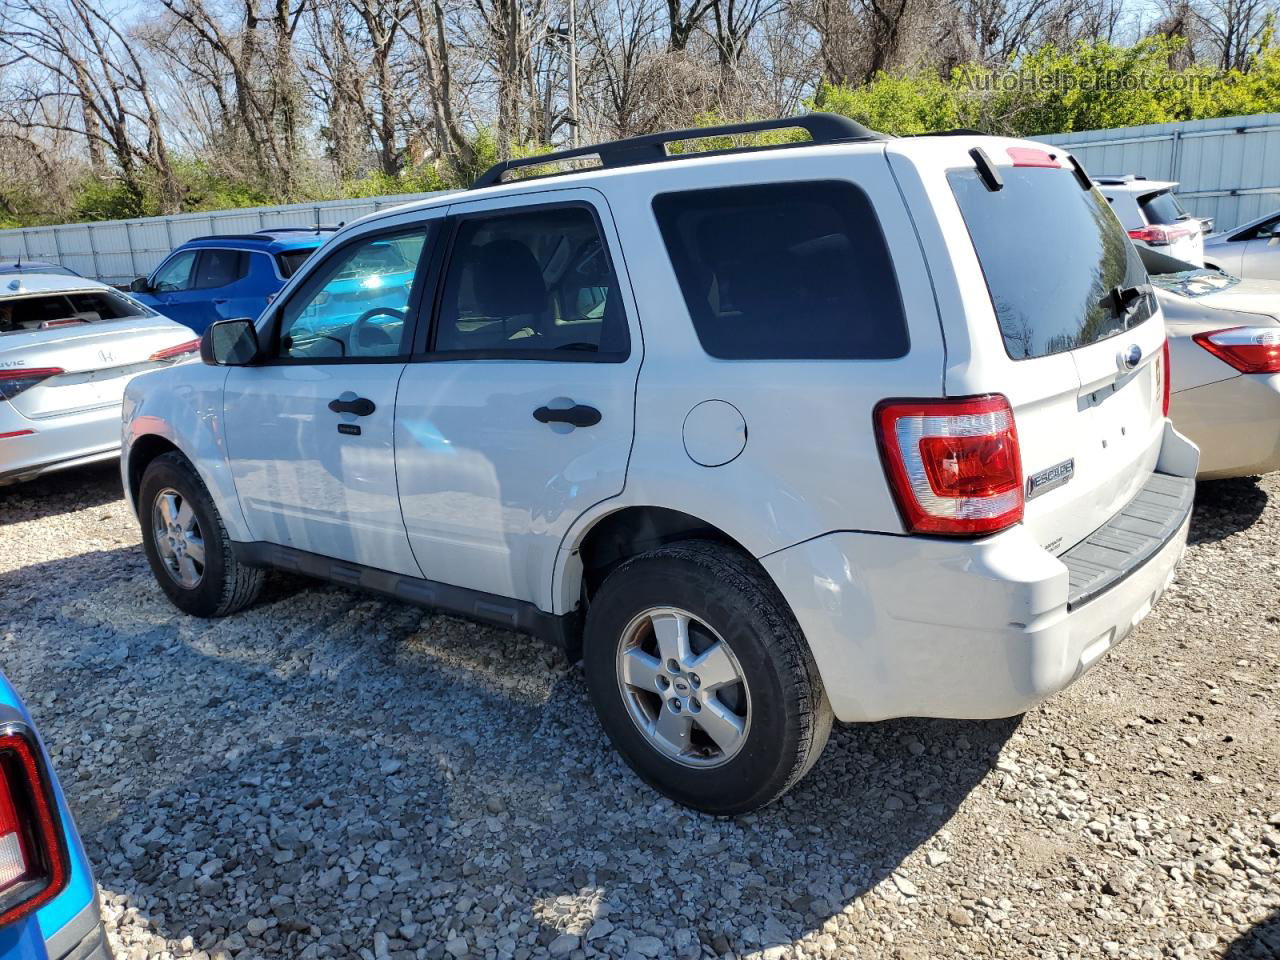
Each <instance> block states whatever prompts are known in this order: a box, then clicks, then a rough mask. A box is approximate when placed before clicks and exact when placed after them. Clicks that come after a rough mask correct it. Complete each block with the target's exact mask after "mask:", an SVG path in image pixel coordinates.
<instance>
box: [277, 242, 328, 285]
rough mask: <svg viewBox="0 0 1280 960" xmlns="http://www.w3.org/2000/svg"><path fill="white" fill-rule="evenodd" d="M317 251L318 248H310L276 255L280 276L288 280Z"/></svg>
mask: <svg viewBox="0 0 1280 960" xmlns="http://www.w3.org/2000/svg"><path fill="white" fill-rule="evenodd" d="M319 249H320V248H319V247H310V248H308V249H305V250H286V251H285V252H284V253H281V254H277V255H276V263H277V264H279V265H280V276H282V277H284V278H285V279H286V280H288V279H289V278H290V277H292V276H293V275H294V274H295V273H297V272H298V268H299V267H300V266H302V265H303V264H304V263H306V262H307V260H309V259H310V258H311V255H312V254H313V253H315V252H316V251H317V250H319Z"/></svg>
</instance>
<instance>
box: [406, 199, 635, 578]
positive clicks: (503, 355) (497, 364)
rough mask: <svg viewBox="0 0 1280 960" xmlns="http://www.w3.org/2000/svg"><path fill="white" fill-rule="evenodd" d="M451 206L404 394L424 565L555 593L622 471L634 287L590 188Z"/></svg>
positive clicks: (409, 517) (411, 503)
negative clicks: (567, 554) (427, 325)
mask: <svg viewBox="0 0 1280 960" xmlns="http://www.w3.org/2000/svg"><path fill="white" fill-rule="evenodd" d="M449 213H450V219H451V221H452V223H451V230H450V233H451V235H452V236H451V241H450V244H449V246H448V250H447V255H446V257H445V259H444V263H443V268H442V269H443V277H442V281H441V285H440V292H439V295H438V300H437V307H436V319H435V324H434V327H433V330H432V336H431V339H430V343H429V345H428V348H427V349H426V351H425V353H424V354H423V355H422V356H420V357H416V358H415V361H414V362H413V363H410V364H409V366H408V367H407V368H406V370H405V373H404V376H403V377H402V379H401V383H400V391H399V397H398V399H397V404H396V440H395V447H396V469H397V473H398V475H399V482H400V503H401V506H402V507H403V510H404V523H405V526H406V527H407V528H408V532H409V541H410V543H411V544H412V546H413V553H414V556H415V558H416V559H417V561H418V564H419V566H420V567H421V568H422V573H423V576H425V577H427V578H428V579H430V580H436V581H439V582H442V583H449V584H456V585H461V586H466V587H469V588H472V589H476V590H481V591H484V592H486V593H492V594H497V595H500V596H502V597H509V598H512V599H516V600H525V601H529V602H533V603H545V602H546V601H547V598H548V595H549V593H550V589H551V579H552V571H553V567H554V560H555V557H556V552H557V550H558V549H559V546H560V541H561V539H562V537H563V536H564V534H565V532H566V530H568V528H569V525H570V524H571V523H573V521H574V520H575V519H577V518H578V517H579V516H580V515H581V514H582V513H583V512H584V511H585V510H587V509H588V508H589V507H591V506H593V505H594V504H596V503H598V502H600V501H602V500H605V499H607V498H609V497H612V496H616V495H617V494H619V493H620V492H621V491H622V488H623V482H624V480H625V478H626V471H627V462H628V457H629V454H630V450H631V441H632V435H633V432H634V414H635V410H634V406H635V390H636V376H637V374H638V372H639V369H640V361H641V353H642V350H641V339H640V328H639V325H638V323H637V319H636V312H635V306H634V302H633V301H632V300H631V298H630V297H629V296H627V293H628V292H629V290H630V285H629V283H628V282H627V280H626V276H625V273H624V269H623V264H622V258H621V256H620V255H619V248H618V244H617V237H616V234H615V232H614V228H613V222H612V219H611V217H610V214H609V210H608V207H607V205H606V204H605V202H604V198H603V197H602V196H601V195H600V194H599V193H598V192H596V191H594V190H590V189H570V190H555V191H546V192H541V193H532V194H521V195H520V196H517V197H506V198H500V199H494V200H482V201H475V202H472V203H461V204H455V205H453V206H452V207H450V208H449Z"/></svg>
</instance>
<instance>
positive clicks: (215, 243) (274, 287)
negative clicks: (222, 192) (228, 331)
mask: <svg viewBox="0 0 1280 960" xmlns="http://www.w3.org/2000/svg"><path fill="white" fill-rule="evenodd" d="M332 233H333V229H332V228H329V227H321V228H318V229H317V228H314V227H309V228H302V227H299V228H279V229H273V230H259V231H258V232H257V233H245V234H226V235H223V236H214V237H197V238H196V239H194V240H188V241H187V242H186V243H184V244H182V246H180V247H178V248H177V249H176V250H174V251H173V252H172V253H171V254H169V256H167V257H166V258H165V259H164V260H163V261H162V262H161V264H160V266H158V267H156V269H155V270H154V271H152V273H151V275H150V276H149V277H138V279H136V280H134V281H133V283H132V284H130V285H129V290H130V292H131V293H132V294H133V295H134V297H136V298H137V299H139V300H141V301H142V302H143V303H145V304H146V305H147V306H149V307H151V308H152V309H154V310H156V311H158V312H159V313H162V314H164V315H165V316H166V317H168V318H169V319H170V320H176V321H177V322H178V323H182V324H186V325H187V326H188V327H190V328H191V329H192V330H194V331H195V332H196V333H204V331H205V328H206V327H208V326H209V325H210V324H211V323H213V322H214V321H215V320H230V319H233V318H237V317H257V316H258V314H260V313H262V311H263V310H265V309H266V307H267V304H268V303H270V302H271V299H272V298H273V297H274V296H275V295H276V294H277V293H278V292H279V291H280V288H281V287H283V286H284V284H285V281H286V280H288V279H289V278H290V277H291V276H293V274H294V271H296V270H297V269H298V267H300V266H302V264H303V263H305V262H306V260H307V258H308V257H310V256H311V254H313V253H314V252H315V251H316V249H317V248H318V247H319V246H320V245H321V244H322V243H324V241H325V240H327V239H328V238H329V237H330V236H331V235H332Z"/></svg>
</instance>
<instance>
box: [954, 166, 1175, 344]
mask: <svg viewBox="0 0 1280 960" xmlns="http://www.w3.org/2000/svg"><path fill="white" fill-rule="evenodd" d="M1000 175H1001V176H1002V177H1003V178H1004V187H1003V188H1002V189H1000V190H996V191H994V192H993V191H990V190H988V189H987V188H986V187H985V186H984V185H983V183H982V181H981V180H979V179H978V174H977V172H976V171H975V170H969V169H962V170H953V171H952V172H951V173H949V174H948V179H949V180H950V181H951V190H952V192H953V193H954V194H955V197H956V200H957V201H958V202H959V204H960V212H961V213H962V214H963V215H964V222H965V225H966V226H967V227H968V228H969V236H970V237H972V239H973V246H974V249H975V250H976V251H977V254H978V261H979V262H980V263H981V264H982V272H983V275H984V276H985V277H986V281H987V289H988V291H989V292H990V294H991V302H992V304H993V305H994V306H995V311H996V318H997V320H998V321H999V323H1000V333H1001V334H1002V335H1003V337H1004V346H1005V350H1006V351H1007V352H1008V354H1009V356H1010V357H1012V358H1013V359H1015V360H1026V359H1029V358H1032V357H1044V356H1048V355H1049V354H1053V353H1061V352H1063V351H1065V350H1074V349H1076V348H1078V347H1083V346H1086V345H1088V344H1090V343H1094V342H1096V341H1098V340H1104V339H1106V338H1107V337H1112V336H1115V335H1116V334H1118V333H1120V332H1121V331H1123V330H1125V329H1126V327H1127V326H1128V327H1132V326H1134V325H1135V324H1137V323H1141V322H1142V321H1143V320H1145V319H1147V318H1148V317H1149V316H1151V313H1152V311H1153V309H1154V308H1153V304H1152V300H1153V298H1152V297H1146V298H1144V299H1145V302H1144V303H1143V304H1141V305H1139V307H1138V308H1137V309H1136V310H1134V311H1133V312H1131V313H1130V314H1129V315H1128V318H1127V319H1126V318H1125V317H1124V316H1123V315H1122V312H1121V311H1117V309H1116V308H1115V306H1114V297H1113V296H1112V292H1113V291H1115V290H1116V288H1120V289H1121V290H1124V289H1126V288H1129V287H1137V286H1141V285H1143V284H1145V283H1146V282H1147V271H1146V270H1145V269H1144V268H1143V266H1142V261H1141V260H1140V259H1139V257H1138V253H1137V251H1136V250H1134V248H1133V244H1132V243H1131V242H1130V241H1129V236H1128V234H1126V233H1125V231H1124V228H1122V227H1121V226H1120V222H1119V221H1118V220H1116V218H1115V215H1114V214H1112V212H1111V210H1110V208H1109V207H1108V206H1107V201H1106V200H1105V199H1104V198H1103V196H1102V194H1100V193H1099V192H1098V191H1097V190H1096V189H1095V190H1082V189H1080V185H1079V183H1077V182H1076V179H1075V177H1074V176H1073V175H1072V174H1071V173H1070V172H1069V171H1067V170H1049V169H1039V168H1033V167H1027V168H1023V167H1001V168H1000Z"/></svg>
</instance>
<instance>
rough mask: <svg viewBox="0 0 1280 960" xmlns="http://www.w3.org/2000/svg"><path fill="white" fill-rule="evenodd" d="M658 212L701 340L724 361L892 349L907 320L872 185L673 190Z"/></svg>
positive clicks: (845, 356)
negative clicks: (868, 192) (869, 195)
mask: <svg viewBox="0 0 1280 960" xmlns="http://www.w3.org/2000/svg"><path fill="white" fill-rule="evenodd" d="M653 210H654V214H655V215H656V217H657V219H658V226H659V228H660V229H661V231H662V237H663V239H664V240H665V241H666V247H667V253H668V254H669V255H670V257H671V265H672V267H673V268H674V269H675V273H676V278H677V279H678V280H679V282H680V289H681V292H682V293H683V294H684V300H685V304H686V305H687V306H688V308H689V316H690V317H691V318H692V320H693V325H694V329H695V330H696V331H697V334H698V339H699V341H701V343H702V347H703V349H704V350H706V351H707V353H709V354H710V355H711V356H713V357H720V358H723V359H726V360H763V359H780V360H833V359H834V360H886V359H891V358H894V357H901V356H903V355H904V354H906V352H907V347H908V339H907V322H906V317H905V315H904V313H903V309H902V298H901V296H900V294H899V291H898V285H897V280H896V277H895V275H894V270H893V262H892V260H891V259H890V256H889V250H888V248H887V246H886V244H885V239H884V234H883V233H882V232H881V230H880V224H879V221H878V220H877V219H876V215H875V211H874V210H873V208H872V206H871V201H870V200H869V199H868V198H867V195H866V194H865V193H863V192H862V191H861V190H860V189H858V188H857V187H855V186H854V185H853V184H851V183H846V182H844V181H835V180H829V181H828V180H821V181H808V182H797V183H771V184H762V185H757V186H748V187H728V188H721V189H715V190H691V191H685V192H680V193H666V194H662V195H660V196H658V197H655V198H654V201H653Z"/></svg>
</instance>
